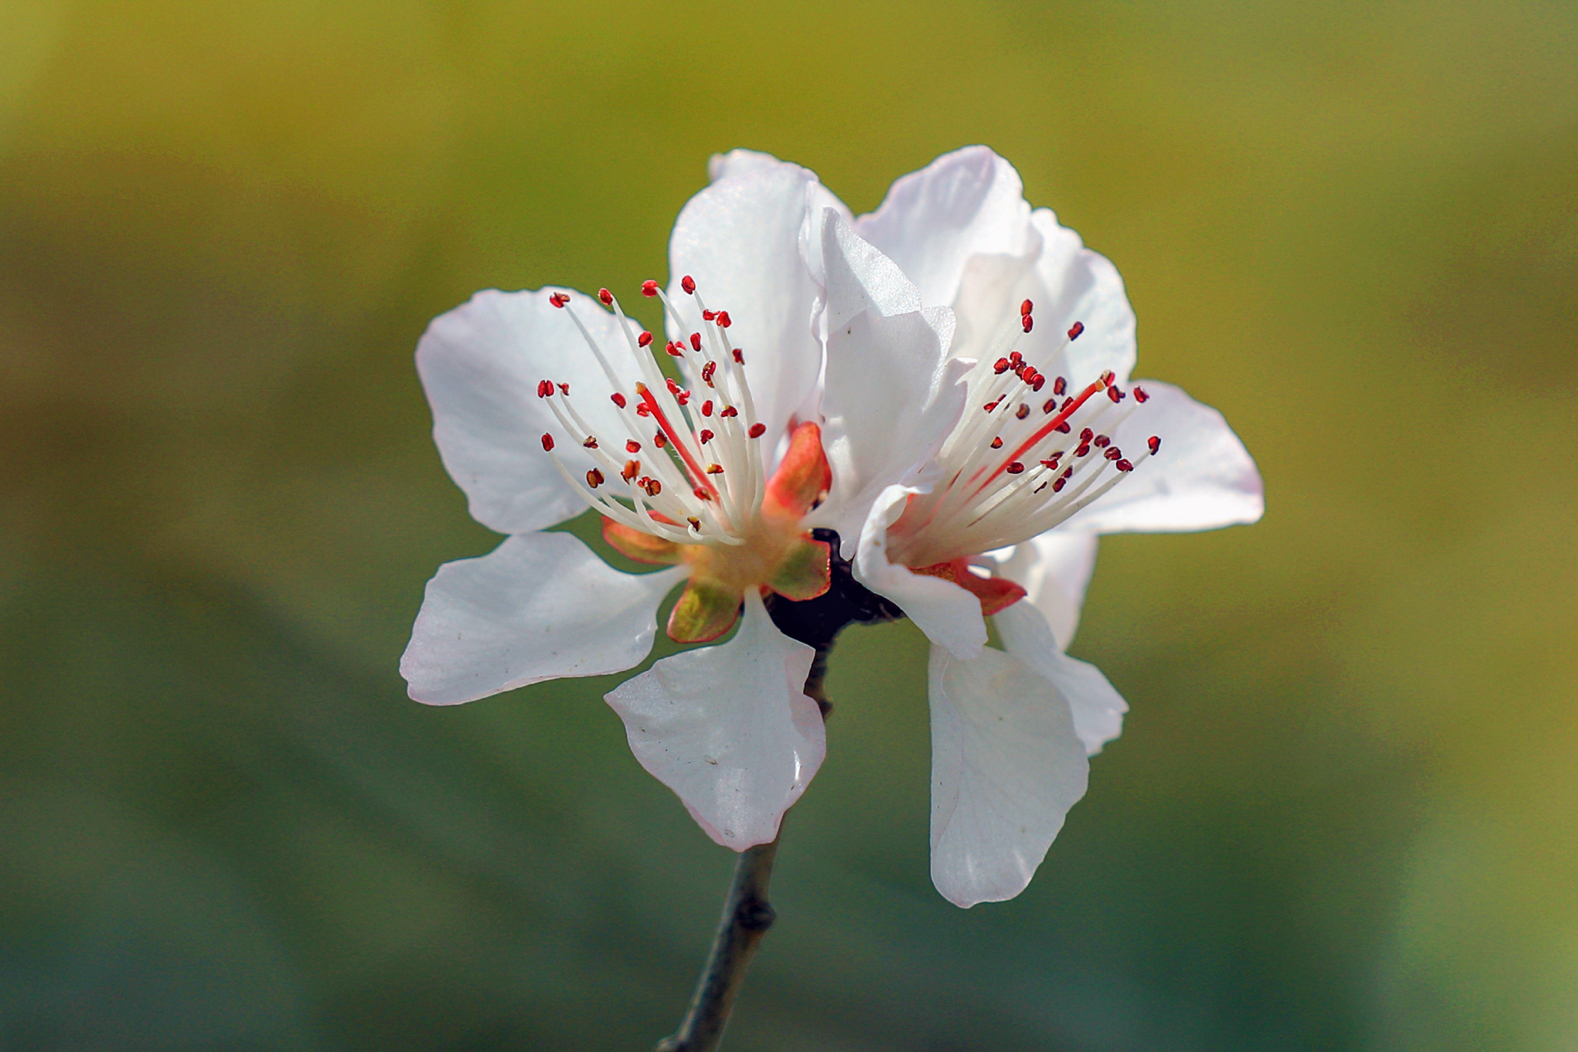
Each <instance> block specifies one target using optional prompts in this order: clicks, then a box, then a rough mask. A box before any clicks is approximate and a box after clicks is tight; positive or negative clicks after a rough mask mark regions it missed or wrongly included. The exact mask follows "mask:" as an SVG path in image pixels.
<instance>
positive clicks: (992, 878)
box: [928, 646, 1089, 907]
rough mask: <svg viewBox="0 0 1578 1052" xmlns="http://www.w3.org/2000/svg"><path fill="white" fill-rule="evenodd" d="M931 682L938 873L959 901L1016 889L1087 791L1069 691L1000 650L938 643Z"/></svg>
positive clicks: (937, 880)
mask: <svg viewBox="0 0 1578 1052" xmlns="http://www.w3.org/2000/svg"><path fill="white" fill-rule="evenodd" d="M928 689H929V693H930V698H931V733H932V815H931V876H932V883H934V884H935V885H936V886H937V890H938V891H940V892H941V893H942V894H943V897H944V898H946V899H947V900H948V901H949V902H952V903H954V904H955V905H958V906H965V907H969V906H973V905H975V904H976V903H977V902H1000V901H1002V900H1004V899H1011V898H1013V897H1014V896H1015V895H1017V894H1019V893H1020V892H1021V891H1023V890H1024V888H1025V885H1026V884H1028V883H1029V882H1030V878H1031V877H1032V876H1033V875H1034V874H1035V871H1036V867H1037V866H1039V865H1040V864H1041V860H1042V859H1043V858H1044V857H1045V856H1046V852H1047V848H1048V847H1050V846H1051V844H1052V840H1053V838H1054V837H1056V836H1057V834H1058V830H1060V829H1062V828H1063V817H1064V815H1066V814H1067V813H1068V810H1069V808H1071V807H1073V806H1074V804H1075V803H1076V802H1078V800H1079V798H1080V797H1081V796H1084V795H1085V780H1086V775H1087V773H1088V770H1089V764H1088V763H1087V761H1086V759H1085V747H1084V745H1082V744H1081V743H1080V740H1079V738H1078V737H1077V736H1076V735H1075V733H1074V725H1073V720H1072V718H1071V717H1070V714H1069V707H1068V704H1067V702H1066V701H1065V699H1064V697H1063V696H1062V694H1061V692H1060V691H1059V690H1058V689H1057V688H1056V687H1055V686H1054V685H1053V684H1052V683H1051V682H1050V681H1049V680H1047V679H1046V678H1044V677H1042V676H1040V675H1037V674H1036V673H1035V672H1033V671H1031V670H1030V669H1029V668H1027V667H1026V666H1025V665H1024V664H1023V663H1021V662H1019V661H1017V660H1015V659H1014V658H1013V657H1011V656H1010V655H1008V654H1005V653H1003V652H1002V651H1000V650H993V649H991V648H987V649H985V650H982V651H981V654H980V656H979V657H977V658H975V659H974V660H971V661H961V660H959V659H958V658H955V657H953V656H952V655H950V654H949V653H948V652H947V651H946V650H944V649H942V648H941V647H935V646H934V647H933V648H932V652H931V667H930V670H929V688H928Z"/></svg>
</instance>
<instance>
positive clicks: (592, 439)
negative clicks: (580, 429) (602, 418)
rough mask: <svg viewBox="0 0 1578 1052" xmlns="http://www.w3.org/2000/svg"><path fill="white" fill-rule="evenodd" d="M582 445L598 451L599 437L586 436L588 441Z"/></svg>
mask: <svg viewBox="0 0 1578 1052" xmlns="http://www.w3.org/2000/svg"><path fill="white" fill-rule="evenodd" d="M581 445H583V446H585V447H586V448H587V449H596V448H597V436H596V435H587V436H586V441H585V442H582V443H581Z"/></svg>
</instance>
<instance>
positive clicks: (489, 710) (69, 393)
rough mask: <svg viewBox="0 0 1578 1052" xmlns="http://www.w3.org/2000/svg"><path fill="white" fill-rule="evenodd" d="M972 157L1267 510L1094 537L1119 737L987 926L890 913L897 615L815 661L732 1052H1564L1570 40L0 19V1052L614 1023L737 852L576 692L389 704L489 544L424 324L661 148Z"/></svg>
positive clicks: (1409, 21)
mask: <svg viewBox="0 0 1578 1052" xmlns="http://www.w3.org/2000/svg"><path fill="white" fill-rule="evenodd" d="M973 142H984V143H987V144H989V145H991V146H993V147H995V148H996V149H997V150H998V151H999V152H1001V153H1003V154H1004V155H1005V156H1007V157H1008V158H1010V159H1011V160H1012V161H1013V162H1014V163H1015V164H1016V165H1017V166H1018V167H1019V169H1020V171H1021V172H1022V174H1023V176H1024V179H1025V184H1026V187H1027V194H1028V196H1029V198H1030V200H1031V201H1032V202H1033V203H1035V204H1038V205H1050V206H1052V207H1053V208H1055V209H1056V210H1057V211H1058V213H1059V215H1060V217H1061V218H1062V220H1063V221H1064V222H1065V223H1067V224H1068V225H1071V226H1073V227H1074V228H1075V229H1077V230H1078V231H1080V233H1081V234H1082V235H1083V236H1084V237H1085V239H1086V241H1087V243H1088V244H1090V245H1092V246H1093V247H1095V248H1096V249H1098V250H1100V251H1102V252H1104V253H1106V254H1107V255H1109V256H1110V257H1111V258H1112V259H1113V260H1115V261H1116V262H1117V264H1118V267H1119V269H1120V270H1121V271H1122V273H1123V275H1124V277H1125V278H1126V280H1127V282H1128V286H1129V291H1130V295H1131V297H1132V299H1133V302H1134V305H1135V308H1136V310H1137V311H1138V314H1139V318H1140V361H1141V367H1140V370H1139V374H1140V375H1142V376H1154V377H1159V378H1165V379H1167V380H1171V381H1175V382H1177V383H1180V384H1182V385H1183V386H1185V387H1186V388H1187V389H1189V390H1190V391H1191V392H1192V393H1194V394H1195V395H1196V396H1197V397H1199V398H1201V399H1203V400H1205V401H1208V402H1210V403H1212V404H1214V405H1216V406H1218V407H1220V408H1222V409H1223V411H1224V412H1225V413H1226V415H1227V417H1228V419H1229V420H1230V421H1231V422H1232V423H1233V424H1234V426H1235V427H1236V428H1237V430H1238V432H1239V434H1240V435H1242V436H1243V438H1244V440H1245V442H1246V443H1247V444H1248V446H1249V448H1250V450H1251V451H1252V452H1253V453H1254V454H1255V455H1256V457H1257V458H1258V460H1259V463H1260V466H1261V470H1262V472H1263V474H1264V476H1265V480H1266V493H1267V508H1268V510H1267V515H1266V519H1265V521H1264V522H1263V523H1261V524H1260V525H1258V526H1255V527H1252V528H1239V529H1234V530H1229V531H1224V532H1220V533H1212V534H1201V535H1182V536H1136V537H1120V538H1115V539H1109V540H1107V541H1105V542H1103V547H1102V553H1101V559H1100V563H1099V565H1098V569H1097V573H1096V577H1095V581H1094V584H1093V586H1092V588H1091V592H1090V596H1089V600H1088V603H1087V605H1086V613H1085V620H1084V624H1083V627H1082V628H1081V631H1080V635H1079V637H1078V639H1077V640H1076V643H1075V646H1074V648H1073V650H1074V652H1075V653H1076V654H1077V655H1079V656H1081V657H1084V658H1087V659H1089V660H1092V661H1095V662H1097V663H1099V664H1100V665H1101V667H1102V668H1103V669H1105V671H1106V672H1107V674H1108V675H1109V676H1110V677H1111V679H1112V681H1113V682H1114V683H1115V684H1116V685H1117V686H1118V687H1119V689H1120V690H1122V691H1123V693H1124V694H1125V695H1126V696H1127V697H1128V699H1129V700H1130V702H1131V704H1132V706H1133V712H1132V714H1131V716H1130V718H1129V720H1128V724H1127V727H1126V729H1125V732H1124V736H1123V737H1122V739H1120V740H1119V741H1118V742H1116V743H1115V744H1114V745H1113V746H1112V747H1110V748H1109V749H1108V751H1107V752H1106V753H1105V754H1103V755H1102V756H1101V757H1099V758H1098V759H1097V760H1096V761H1095V763H1094V765H1093V771H1092V779H1091V790H1090V793H1089V795H1088V796H1087V798H1086V799H1085V800H1084V802H1082V803H1081V804H1080V805H1079V806H1078V807H1076V808H1075V810H1074V811H1073V812H1072V814H1071V816H1070V818H1069V822H1068V825H1067V827H1066V828H1065V830H1064V832H1063V834H1062V836H1061V837H1060V838H1059V840H1058V841H1057V843H1056V844H1055V845H1054V846H1053V848H1052V852H1051V854H1050V856H1049V857H1048V860H1047V862H1046V864H1045V865H1044V866H1043V867H1042V869H1041V872H1040V874H1039V876H1038V877H1037V878H1036V880H1035V882H1034V883H1033V884H1032V886H1031V888H1030V889H1029V891H1027V892H1026V893H1025V894H1024V895H1022V896H1021V897H1020V898H1019V899H1017V900H1015V901H1014V902H1012V903H1008V904H1005V905H999V906H982V907H979V908H977V909H974V910H971V911H969V912H962V911H959V910H956V909H955V908H953V907H952V906H949V905H947V904H946V903H945V902H943V900H942V899H941V898H939V897H938V896H937V895H936V894H935V893H934V892H933V891H932V890H931V888H930V884H929V881H928V878H927V870H926V856H927V850H926V848H927V830H926V817H927V799H926V793H927V763H928V756H927V721H926V713H925V697H924V646H923V642H922V640H921V638H920V636H919V634H918V633H917V632H915V631H914V630H913V628H912V627H910V626H908V625H898V626H889V627H884V628H881V629H868V630H861V631H852V632H851V633H849V634H848V636H847V638H846V640H845V642H844V643H843V644H842V645H841V647H840V649H839V651H838V652H837V653H836V654H835V656H834V658H833V673H832V679H831V689H832V692H833V694H834V696H835V698H836V700H837V702H838V710H837V713H836V716H835V718H834V720H833V722H832V724H831V725H830V733H829V739H830V750H829V758H828V761H827V763H826V765H825V767H824V768H823V770H822V772H821V774H820V775H819V776H818V778H817V780H816V782H815V784H814V785H813V786H812V788H811V790H810V791H809V793H808V794H807V796H806V797H805V800H804V802H803V803H802V804H801V805H800V806H799V807H798V808H797V809H796V811H795V813H794V815H793V817H792V820H791V822H790V823H789V825H788V839H787V847H786V849H785V851H784V853H783V856H782V859H781V862H780V867H779V872H778V877H777V902H778V905H779V907H780V916H781V924H780V927H779V928H777V929H775V930H774V932H773V933H772V935H771V936H770V938H769V940H768V942H767V943H766V947H765V951H764V953H763V955H762V956H761V958H759V961H758V967H757V969H756V971H755V972H754V974H753V976H752V978H751V982H750V985H749V987H748V989H747V994H746V998H745V1001H744V1002H743V1007H742V1009H741V1010H740V1012H739V1014H738V1016H737V1019H736V1022H735V1024H734V1027H733V1029H732V1031H731V1042H730V1047H731V1048H732V1049H734V1050H736V1052H746V1050H764V1052H766V1050H785V1052H787V1050H806V1049H818V1050H820V1049H828V1050H837V1052H845V1050H848V1052H854V1050H884V1052H886V1050H893V1052H899V1050H905V1052H977V1050H981V1052H985V1050H999V1049H1015V1050H1018V1049H1067V1050H1114V1052H1116V1050H1131V1049H1133V1050H1151V1049H1156V1050H1202V1052H1204V1050H1210V1052H1221V1050H1237V1049H1257V1050H1281V1049H1374V1050H1440V1049H1454V1050H1455V1049H1486V1050H1492V1049H1494V1050H1514V1052H1571V1050H1573V1049H1578V704H1575V699H1578V639H1575V625H1578V613H1575V599H1578V556H1575V543H1574V542H1575V539H1578V533H1575V527H1574V518H1575V514H1578V468H1575V466H1574V464H1575V452H1578V449H1575V447H1578V442H1575V439H1578V407H1575V401H1574V398H1575V394H1578V340H1575V335H1578V325H1575V322H1574V311H1575V309H1578V8H1575V7H1574V5H1572V4H1571V3H1568V2H1565V0H1564V2H1544V0H1521V2H1511V3H1509V2H1490V0H1480V2H1475V0H1453V2H1430V0H1416V2H1394V3H1388V2H1371V3H1363V2H1340V3H1338V2H1333V3H1326V4H1304V3H1296V2H1292V0H1275V2H1269V3H1249V2H1243V0H1237V2H1230V0H1206V2H1198V3H1193V2H1191V3H1163V2H1159V0H1080V2H1073V3H1063V4H1030V3H1006V2H1004V3H980V2H958V3H859V2H846V3H826V4H824V3H801V4H780V3H757V4H749V5H747V4H739V5H727V4H700V3H687V2H667V3H663V2H649V3H642V4H618V3H606V2H600V3H587V4H581V5H566V4H557V5H533V4H522V3H506V2H477V3H461V2H443V0H428V2H418V0H386V2H383V3H371V2H363V0H340V2H325V0H318V2H309V0H272V2H269V3H261V4H258V3H254V4H232V3H213V2H208V3H200V2H188V3H181V2H176V0H143V2H135V0H133V2H112V0H106V2H90V0H81V2H76V3H71V2H48V0H0V436H3V442H4V447H3V449H0V479H3V486H0V619H3V621H0V684H3V687H0V690H3V701H0V889H3V891H0V1048H3V1049H6V1050H8V1052H24V1050H53V1049H62V1050H65V1049H71V1050H164V1049H204V1050H218V1049H225V1050H232V1049H234V1050H241V1049H248V1050H250V1049H258V1050H263V1049H309V1050H311V1049H336V1050H337V1049H377V1050H380V1052H383V1050H404V1049H411V1050H451V1049H453V1050H462V1049H464V1050H487V1049H524V1048H533V1049H536V1048H542V1049H548V1048H553V1049H560V1048H563V1049H583V1048H584V1049H607V1050H616V1049H620V1050H622V1049H640V1048H645V1047H648V1045H649V1043H650V1041H652V1040H653V1039H655V1038H656V1037H658V1036H660V1035H661V1034H662V1033H664V1032H666V1030H667V1028H669V1027H670V1026H671V1025H672V1024H673V1022H674V1021H675V1020H676V1019H677V1015H678V1012H679V1009H680V1006H681V1003H682V1001H683V999H684V998H685V996H686V994H687V992H688V990H689V987H690V984H691V982H692V979H693V976H694V972H695V969H696V967H697V965H698V963H699V959H700V955H701V953H702V948H703V945H704V943H705V940H706V938H707V937H708V933H709V931H710V927H711V925H712V920H713V915H714V911H715V909H716V904H717V901H718V896H719V893H720V892H721V889H722V886H723V884H724V882H725V880H726V875H727V871H728V867H729V864H730V859H729V856H728V854H727V853H726V852H724V851H722V850H721V849H719V848H716V847H714V846H713V845H712V844H710V843H709V842H708V841H707V840H706V839H705V838H704V837H703V836H702V835H701V834H700V833H699V832H698V831H697V830H696V829H695V827H694V826H693V825H692V824H691V822H690V820H689V819H688V818H687V817H686V815H685V813H684V811H683V809H682V808H681V807H680V806H679V805H678V803H677V802H676V801H675V800H674V799H673V798H672V797H671V796H670V795H669V794H668V792H667V791H666V790H664V789H663V788H662V787H661V786H660V785H658V784H657V783H656V782H655V781H653V780H652V779H650V778H649V777H648V776H647V775H645V774H644V773H643V772H642V771H641V770H640V769H639V768H638V767H637V765H636V764H635V762H634V761H633V760H632V758H631V757H630V755H629V753H628V751H627V749H626V746H625V743H624V737H623V734H622V731H621V727H620V724H619V721H618V720H617V718H615V717H614V715H613V714H612V713H611V712H610V711H609V710H608V709H607V707H606V706H605V705H604V704H603V703H602V701H601V700H600V695H601V694H602V692H603V691H605V690H607V689H608V688H609V686H610V684H611V683H612V682H613V680H607V681H575V682H567V683H560V684H553V685H547V686H540V687H534V688H529V689H527V690H524V691H521V692H517V693H515V694H512V695H507V696H504V697H500V698H496V699H492V700H489V701H485V702H481V703H478V704H474V705H470V706H462V707H459V708H456V709H450V710H434V709H426V708H421V707H419V706H416V705H414V704H412V703H410V702H408V701H406V700H405V698H404V693H403V688H402V684H401V682H400V680H399V677H398V675H397V674H396V661H397V658H398V655H399V653H400V650H401V649H402V647H403V646H404V643H405V640H406V633H407V631H408V628H409V625H410V621H411V618H412V616H413V614H414V613H415V611H416V608H417V605H418V603H419V601H420V597H421V591H422V585H423V583H424V582H425V580H426V579H427V578H428V576H429V575H430V574H431V573H432V571H433V569H434V568H435V567H436V566H437V565H438V564H439V563H440V562H442V561H444V560H448V559H454V558H459V557H462V556H468V555H475V554H479V553H481V552H484V551H486V550H488V549H489V548H490V547H491V546H492V545H493V544H494V543H495V540H496V539H495V538H494V537H492V536H491V535H490V534H489V533H488V532H487V531H486V530H484V529H482V528H481V527H479V526H477V525H475V524H473V523H472V522H470V521H469V519H468V518H467V516H466V512H465V503H464V500H463V498H462V497H461V495H460V493H459V492H458V491H457V490H456V489H455V488H454V486H453V485H452V484H451V483H450V482H449V480H448V479H447V478H446V477H445V475H444V474H443V471H442V468H441V467H440V465H439V461H438V457H437V455H436V454H435V452H434V450H433V447H432V444H431V441H430V438H429V434H428V429H429V423H430V422H429V417H428V413H427V408H426V405H425V403H424V401H423V399H422V394H421V390H420V388H419V386H418V384H417V381H416V377H415V375H414V372H413V370H412V367H411V352H412V349H413V347H414V344H415V341H416V337H417V336H418V334H419V333H420V332H421V330H422V328H423V326H424V325H425V324H426V322H427V320H428V319H429V318H430V317H431V316H433V315H434V314H436V313H438V312H441V311H443V310H447V309H448V308H450V307H452V306H454V305H455V304H457V303H459V302H461V301H463V300H464V299H465V298H466V297H467V296H468V295H469V294H470V293H471V292H472V291H473V290H475V289H478V288H483V287H488V286H498V287H503V288H517V287H535V286H538V285H542V284H546V283H563V284H568V285H573V286H577V287H581V288H595V287H597V286H598V285H601V284H607V285H609V286H611V287H615V288H621V289H626V290H631V289H633V288H634V286H635V284H636V283H637V282H639V281H640V280H641V279H643V278H646V277H648V276H652V277H656V278H659V279H663V278H665V277H666V267H665V248H666V238H667V234H668V230H669V225H670V223H671V222H672V219H673V216H674V215H675V213H676V212H677V211H678V209H679V207H680V206H681V205H682V204H683V202H684V201H685V199H686V198H687V197H688V196H689V195H690V194H691V193H693V192H695V191H696V190H697V189H698V188H699V187H700V186H701V185H702V183H703V180H704V178H705V170H706V169H705V164H706V159H707V156H708V155H709V154H710V153H712V152H714V151H718V150H723V149H728V148H731V147H734V146H750V147H754V148H757V149H763V150H768V151H771V152H774V153H776V154H778V155H780V156H783V157H786V158H790V159H793V160H797V161H800V162H802V163H804V164H806V165H808V166H810V167H812V168H814V169H815V170H817V171H818V172H819V173H820V174H821V176H822V177H823V179H824V181H825V182H826V183H827V184H828V185H830V186H831V187H833V188H834V189H835V190H836V191H837V192H838V193H839V194H841V195H842V196H843V197H844V199H845V200H846V201H847V202H849V203H850V205H851V206H853V207H854V208H855V209H856V210H857V211H864V210H869V209H871V208H873V207H875V205H876V204H877V203H878V201H879V200H880V199H881V196H882V194H883V192H884V190H885V189H886V187H887V185H888V183H889V182H890V181H891V180H892V179H893V178H895V177H896V176H898V175H900V174H902V173H903V172H906V171H910V170H912V169H914V168H917V167H920V166H921V165H923V164H925V163H926V162H927V161H929V160H930V159H931V158H932V157H934V156H935V155H937V154H939V153H941V152H944V151H946V150H949V149H952V148H954V147H957V146H960V145H963V144H967V143H973ZM738 306H740V307H742V308H743V307H744V306H745V305H738Z"/></svg>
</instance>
